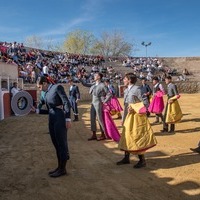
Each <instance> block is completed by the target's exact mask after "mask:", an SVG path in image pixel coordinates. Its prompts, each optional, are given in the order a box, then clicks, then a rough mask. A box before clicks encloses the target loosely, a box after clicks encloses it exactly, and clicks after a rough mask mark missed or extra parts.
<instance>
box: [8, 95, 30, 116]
mask: <svg viewBox="0 0 200 200" xmlns="http://www.w3.org/2000/svg"><path fill="white" fill-rule="evenodd" d="M32 106H33V98H32V96H31V95H30V94H29V93H28V92H26V91H19V92H18V93H17V94H15V95H14V96H13V97H12V100H11V108H12V110H13V112H14V113H15V114H16V115H20V116H23V115H27V114H28V113H29V112H30V111H31V108H32Z"/></svg>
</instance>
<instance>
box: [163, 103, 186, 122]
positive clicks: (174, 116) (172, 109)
mask: <svg viewBox="0 0 200 200" xmlns="http://www.w3.org/2000/svg"><path fill="white" fill-rule="evenodd" d="M182 117H183V114H182V111H181V108H180V105H179V103H178V100H175V101H173V103H169V104H168V106H167V114H166V121H165V122H166V123H167V124H175V123H178V122H179V121H180V120H181V118H182Z"/></svg>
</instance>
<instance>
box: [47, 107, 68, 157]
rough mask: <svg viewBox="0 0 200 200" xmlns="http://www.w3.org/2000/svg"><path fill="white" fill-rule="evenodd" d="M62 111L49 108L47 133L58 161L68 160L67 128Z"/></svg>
mask: <svg viewBox="0 0 200 200" xmlns="http://www.w3.org/2000/svg"><path fill="white" fill-rule="evenodd" d="M65 124H66V123H65V115H64V111H63V110H62V109H60V108H51V109H49V133H50V136H51V140H52V143H53V145H54V147H55V149H56V154H57V158H58V160H60V161H66V160H69V151H68V143H67V129H66V125H65Z"/></svg>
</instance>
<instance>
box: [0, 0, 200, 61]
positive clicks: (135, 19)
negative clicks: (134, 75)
mask: <svg viewBox="0 0 200 200" xmlns="http://www.w3.org/2000/svg"><path fill="white" fill-rule="evenodd" d="M199 8H200V0H167V1H165V0H17V1H16V0H6V1H3V3H2V1H1V22H0V41H7V42H13V41H17V42H23V41H24V40H25V38H26V37H28V36H33V35H36V36H39V37H42V38H44V39H45V38H46V39H50V40H52V41H55V42H56V43H60V42H61V41H63V40H64V38H65V36H66V34H67V33H68V32H70V31H73V30H76V29H82V30H87V31H90V32H92V33H93V34H94V35H95V36H96V37H98V36H99V35H100V33H102V32H104V31H106V32H112V31H114V30H117V31H120V32H122V33H123V34H124V35H125V38H126V39H127V40H128V41H129V42H131V43H134V44H135V48H136V49H138V50H137V51H135V52H133V54H132V55H133V56H146V48H145V47H144V46H142V45H141V42H142V41H144V42H145V43H148V42H151V43H152V44H151V45H150V46H148V47H147V55H148V56H153V57H154V56H159V57H182V56H184V57H185V56H200V12H199Z"/></svg>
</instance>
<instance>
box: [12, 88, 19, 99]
mask: <svg viewBox="0 0 200 200" xmlns="http://www.w3.org/2000/svg"><path fill="white" fill-rule="evenodd" d="M19 91H20V89H19V88H15V87H13V88H12V89H11V93H12V96H13V97H14V96H15V95H16V94H17V93H18V92H19Z"/></svg>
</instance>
